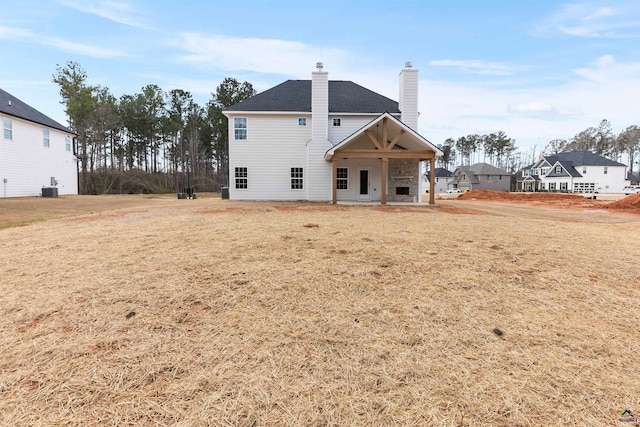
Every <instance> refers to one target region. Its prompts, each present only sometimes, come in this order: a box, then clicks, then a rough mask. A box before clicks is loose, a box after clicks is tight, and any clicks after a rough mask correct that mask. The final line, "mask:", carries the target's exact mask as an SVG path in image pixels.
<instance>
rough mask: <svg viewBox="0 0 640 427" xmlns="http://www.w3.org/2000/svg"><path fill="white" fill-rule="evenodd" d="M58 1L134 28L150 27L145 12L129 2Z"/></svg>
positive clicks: (69, 6)
mask: <svg viewBox="0 0 640 427" xmlns="http://www.w3.org/2000/svg"><path fill="white" fill-rule="evenodd" d="M58 2H59V3H60V4H61V5H63V6H66V7H68V8H71V9H75V10H78V11H80V12H84V13H88V14H91V15H96V16H100V17H101V18H104V19H108V20H110V21H113V22H117V23H118V24H123V25H128V26H130V27H136V28H147V29H148V28H151V27H150V25H149V24H148V23H147V22H146V21H147V18H146V16H145V14H144V13H143V12H141V11H139V10H137V9H135V8H134V7H133V6H131V5H130V4H129V3H125V2H116V1H95V0H82V1H78V0H58Z"/></svg>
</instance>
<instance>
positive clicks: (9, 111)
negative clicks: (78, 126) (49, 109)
mask: <svg viewBox="0 0 640 427" xmlns="http://www.w3.org/2000/svg"><path fill="white" fill-rule="evenodd" d="M0 113H2V114H6V115H8V116H13V117H16V118H19V119H23V120H26V121H29V122H32V123H37V124H39V125H43V126H47V127H50V128H53V129H58V130H61V131H63V132H67V133H74V132H73V131H72V130H71V129H69V128H68V127H66V126H63V125H61V124H60V123H58V122H56V121H55V120H53V119H52V118H51V117H48V116H45V115H44V114H42V113H41V112H40V111H38V110H36V109H35V108H33V107H31V106H29V105H27V104H26V103H24V102H22V101H20V100H19V99H18V98H16V97H15V96H13V95H11V94H10V93H8V92H6V91H4V90H2V89H0Z"/></svg>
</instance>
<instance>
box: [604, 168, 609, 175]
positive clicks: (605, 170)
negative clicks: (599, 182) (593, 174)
mask: <svg viewBox="0 0 640 427" xmlns="http://www.w3.org/2000/svg"><path fill="white" fill-rule="evenodd" d="M608 170H609V168H608V167H607V166H605V167H604V174H605V175H606V174H607V171H608Z"/></svg>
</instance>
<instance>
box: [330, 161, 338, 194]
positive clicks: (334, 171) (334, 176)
mask: <svg viewBox="0 0 640 427" xmlns="http://www.w3.org/2000/svg"><path fill="white" fill-rule="evenodd" d="M331 186H332V187H331V195H332V200H333V204H334V205H335V204H336V203H337V202H338V190H337V188H338V162H337V161H336V156H333V158H332V159H331Z"/></svg>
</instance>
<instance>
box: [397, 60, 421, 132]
mask: <svg viewBox="0 0 640 427" xmlns="http://www.w3.org/2000/svg"><path fill="white" fill-rule="evenodd" d="M398 104H399V107H400V113H401V115H400V120H401V121H402V122H403V123H404V124H405V125H407V126H409V127H410V128H411V129H413V130H415V131H416V132H417V131H418V70H416V69H414V68H413V66H412V65H411V62H407V63H405V64H404V69H403V70H402V71H401V72H400V97H399V102H398Z"/></svg>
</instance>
